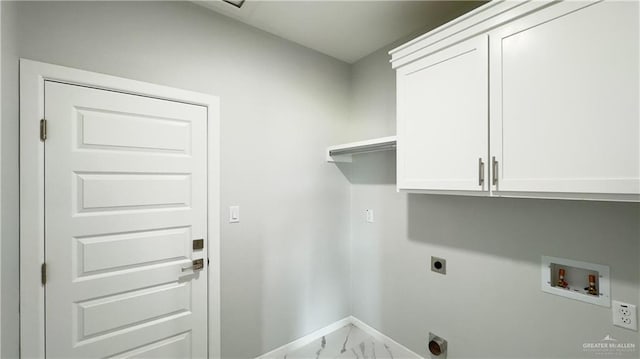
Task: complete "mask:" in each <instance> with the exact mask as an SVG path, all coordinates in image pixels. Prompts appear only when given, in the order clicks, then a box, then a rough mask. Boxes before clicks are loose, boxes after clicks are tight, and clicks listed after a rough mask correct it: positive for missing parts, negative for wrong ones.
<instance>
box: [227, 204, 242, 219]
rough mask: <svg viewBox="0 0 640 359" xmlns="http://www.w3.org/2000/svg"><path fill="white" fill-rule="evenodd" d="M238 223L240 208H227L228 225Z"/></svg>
mask: <svg viewBox="0 0 640 359" xmlns="http://www.w3.org/2000/svg"><path fill="white" fill-rule="evenodd" d="M238 222H240V206H231V207H229V223H238Z"/></svg>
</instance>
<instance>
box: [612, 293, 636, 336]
mask: <svg viewBox="0 0 640 359" xmlns="http://www.w3.org/2000/svg"><path fill="white" fill-rule="evenodd" d="M611 312H613V325H615V326H618V327H622V328H626V329H631V330H638V312H637V311H636V306H635V305H633V304H627V303H622V302H618V301H617V300H613V301H611Z"/></svg>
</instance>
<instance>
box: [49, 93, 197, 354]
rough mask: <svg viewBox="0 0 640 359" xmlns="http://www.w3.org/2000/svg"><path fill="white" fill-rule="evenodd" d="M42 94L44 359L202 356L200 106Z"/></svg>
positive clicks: (121, 97) (119, 97)
mask: <svg viewBox="0 0 640 359" xmlns="http://www.w3.org/2000/svg"><path fill="white" fill-rule="evenodd" d="M45 94H46V101H45V116H46V118H47V122H48V138H47V141H46V142H45V183H46V184H45V227H46V231H45V233H46V234H45V259H46V263H47V269H48V281H47V285H46V288H45V296H46V307H45V312H46V355H47V356H48V357H51V358H97V357H101V358H104V357H113V356H116V357H148V358H154V357H176V358H177V357H180V358H189V357H198V358H200V357H206V355H207V291H206V289H207V288H206V286H207V278H206V276H207V272H206V269H205V270H201V271H195V272H194V271H193V270H192V269H186V270H183V267H189V266H190V265H191V261H192V260H193V259H198V258H206V257H207V254H206V247H205V248H204V249H203V250H195V251H194V250H192V240H193V239H197V238H204V239H205V243H206V218H207V213H206V196H207V189H206V168H207V165H206V146H207V145H206V133H207V131H206V118H207V114H206V108H204V107H200V106H195V105H189V104H183V103H178V102H172V101H163V100H159V99H152V98H147V97H142V96H135V95H129V94H123V93H117V92H111V91H103V90H98V89H92V88H86V87H81V86H74V85H68V84H61V83H55V82H49V81H47V82H46V83H45ZM205 262H206V261H205Z"/></svg>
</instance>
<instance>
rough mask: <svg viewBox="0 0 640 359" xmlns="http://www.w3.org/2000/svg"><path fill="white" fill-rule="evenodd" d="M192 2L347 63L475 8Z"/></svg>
mask: <svg viewBox="0 0 640 359" xmlns="http://www.w3.org/2000/svg"><path fill="white" fill-rule="evenodd" d="M194 2H196V3H197V4H199V5H202V6H205V7H207V8H209V9H211V10H214V11H216V12H219V13H222V14H224V15H227V16H229V17H232V18H234V19H236V20H238V21H241V22H244V23H246V24H249V25H251V26H254V27H257V28H259V29H262V30H264V31H267V32H270V33H272V34H274V35H277V36H279V37H282V38H285V39H287V40H290V41H293V42H296V43H298V44H301V45H303V46H306V47H309V48H312V49H315V50H317V51H320V52H322V53H324V54H327V55H329V56H333V57H335V58H337V59H340V60H342V61H345V62H348V63H353V62H356V61H357V60H359V59H361V58H363V57H364V56H366V55H368V54H370V53H372V52H374V51H376V50H378V49H380V48H382V47H384V46H386V45H389V44H391V43H392V42H394V41H396V40H398V39H401V38H405V37H406V36H408V35H411V34H414V33H417V32H420V31H421V30H422V32H424V31H426V30H427V29H431V28H434V27H436V26H438V25H440V24H442V23H444V22H446V21H448V20H449V19H452V18H454V17H456V16H459V15H461V14H463V13H465V12H467V11H469V10H470V9H472V8H474V7H476V6H478V5H479V3H478V2H471V1H401V0H395V1H379V0H375V1H373V0H359V1H336V0H324V1H307V0H288V1H267V0H247V1H245V3H244V5H243V6H242V8H240V9H238V8H236V7H234V6H233V5H230V4H228V3H225V2H223V1H222V0H208V1H194Z"/></svg>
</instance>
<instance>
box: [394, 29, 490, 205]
mask: <svg viewBox="0 0 640 359" xmlns="http://www.w3.org/2000/svg"><path fill="white" fill-rule="evenodd" d="M487 68H488V40H487V37H486V36H485V35H482V36H479V37H476V38H472V39H470V40H466V41H464V42H462V43H460V44H457V45H454V46H452V47H450V48H447V49H444V50H442V51H439V52H437V53H435V54H432V55H429V56H427V57H425V58H423V59H420V60H417V61H415V62H414V63H412V64H409V65H406V66H403V67H402V68H400V69H399V70H398V73H397V81H398V86H397V91H398V146H397V153H398V188H399V189H409V190H414V189H419V190H438V191H442V190H445V191H474V192H478V191H486V190H487V189H488V186H487V185H486V183H484V182H482V181H481V180H480V178H481V177H486V173H487V170H486V165H480V161H482V162H483V163H485V164H486V159H487V153H488V147H489V144H488V140H489V139H488V136H489V135H488V118H487V116H488V103H487V101H488V74H487Z"/></svg>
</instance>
